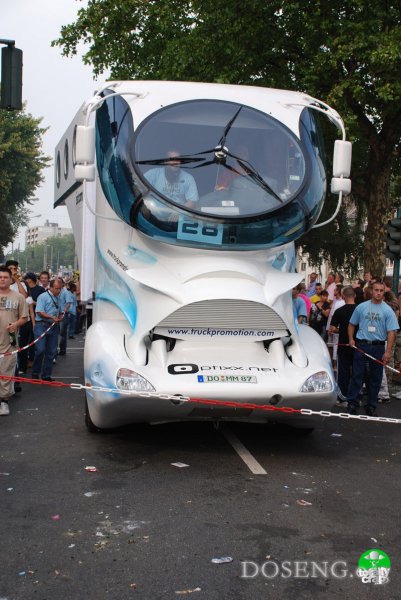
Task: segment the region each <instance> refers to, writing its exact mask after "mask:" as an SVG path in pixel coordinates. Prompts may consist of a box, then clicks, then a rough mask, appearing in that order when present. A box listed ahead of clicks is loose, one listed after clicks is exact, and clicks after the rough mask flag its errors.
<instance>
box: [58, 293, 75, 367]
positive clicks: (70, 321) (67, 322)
mask: <svg viewBox="0 0 401 600" xmlns="http://www.w3.org/2000/svg"><path fill="white" fill-rule="evenodd" d="M75 290H76V286H75V284H73V283H70V286H69V288H67V287H64V288H63V289H62V292H61V294H64V297H63V298H61V294H60V306H61V310H62V312H63V313H65V315H64V319H63V321H62V323H61V325H60V350H59V354H60V355H61V356H63V355H65V353H66V351H67V335H68V332H69V335H68V337H69V338H70V339H74V331H75V320H76V317H77V298H76V296H75V294H74V293H73V292H74V291H75Z"/></svg>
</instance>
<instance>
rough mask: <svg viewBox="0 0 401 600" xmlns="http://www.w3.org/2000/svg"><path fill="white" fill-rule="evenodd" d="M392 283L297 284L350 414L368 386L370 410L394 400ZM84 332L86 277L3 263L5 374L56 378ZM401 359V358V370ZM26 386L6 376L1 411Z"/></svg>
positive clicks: (1, 368) (305, 317)
mask: <svg viewBox="0 0 401 600" xmlns="http://www.w3.org/2000/svg"><path fill="white" fill-rule="evenodd" d="M391 284H392V280H391V278H387V277H385V278H384V280H381V279H379V278H378V277H374V276H372V274H371V273H365V274H364V278H363V279H357V280H356V281H354V282H353V283H352V285H344V277H343V276H342V275H341V274H339V273H329V275H328V277H327V281H326V282H325V285H323V284H322V283H321V282H319V281H318V280H317V274H316V273H311V275H310V281H309V285H308V287H306V285H305V283H301V284H299V285H298V286H297V287H295V288H293V290H292V298H293V312H294V320H295V323H296V326H297V327H298V326H299V325H302V324H307V325H309V326H310V327H312V328H313V329H314V330H315V331H316V332H317V333H318V334H319V335H320V336H321V337H322V339H323V340H324V341H325V342H326V343H327V344H328V346H329V348H330V351H331V354H332V359H333V361H334V362H335V365H336V367H337V379H338V401H337V405H338V406H339V407H342V408H347V409H348V411H349V413H350V414H357V413H358V410H359V407H360V402H361V398H362V391H363V389H364V387H365V391H366V393H367V402H366V404H365V412H366V414H367V415H370V416H373V415H375V413H376V408H377V404H378V402H380V401H381V402H387V401H389V390H388V381H387V376H386V372H385V370H383V365H391V364H394V353H395V350H396V334H397V331H398V330H399V318H400V309H401V294H399V297H398V298H397V297H396V295H395V294H394V292H393V291H392V289H391ZM80 330H81V318H80V303H79V281H77V282H75V281H72V280H71V281H70V280H68V281H65V280H64V279H63V278H62V277H59V276H58V277H54V278H50V274H49V272H48V271H42V272H41V273H39V274H36V273H33V272H27V273H25V274H24V275H23V276H21V274H20V270H19V265H18V262H17V261H16V260H8V261H7V262H6V263H5V265H1V266H0V355H5V356H2V358H1V364H0V374H1V375H5V376H6V377H13V375H16V376H21V375H25V374H26V373H27V372H28V369H29V368H32V373H31V378H32V379H42V380H44V381H53V379H52V368H53V365H54V363H55V362H56V360H57V356H64V355H65V354H66V352H67V340H68V339H74V337H75V335H76V334H77V333H78V332H79V331H80ZM33 340H35V343H34V344H32V342H33ZM25 347H27V348H25ZM398 347H401V344H400V345H399V346H398ZM17 348H25V349H24V350H20V351H18V352H16V349H17ZM367 354H369V355H370V357H371V358H367ZM373 359H376V360H373ZM400 363H401V356H396V359H395V365H396V367H397V369H398V370H399V369H400V366H401V364H400ZM19 391H21V386H20V383H19V382H13V381H11V380H9V379H0V416H6V415H9V414H10V408H9V400H10V398H11V397H12V396H13V395H14V393H16V392H19Z"/></svg>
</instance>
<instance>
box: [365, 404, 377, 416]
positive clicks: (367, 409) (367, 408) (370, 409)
mask: <svg viewBox="0 0 401 600" xmlns="http://www.w3.org/2000/svg"><path fill="white" fill-rule="evenodd" d="M365 414H366V415H367V416H368V417H375V416H376V409H375V408H374V407H373V406H370V405H369V404H367V405H366V406H365Z"/></svg>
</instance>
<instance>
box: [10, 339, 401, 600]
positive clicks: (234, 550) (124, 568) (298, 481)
mask: <svg viewBox="0 0 401 600" xmlns="http://www.w3.org/2000/svg"><path fill="white" fill-rule="evenodd" d="M82 348H83V340H82V336H79V337H78V338H77V339H76V340H71V341H70V348H69V350H68V353H67V356H65V357H60V358H59V360H58V364H57V365H56V366H55V368H54V372H53V376H54V377H56V378H57V379H59V380H60V381H64V382H82V381H83V378H82ZM380 414H381V415H382V416H389V417H397V418H401V400H398V401H397V400H393V401H392V402H391V403H390V404H389V405H386V406H382V407H380ZM400 433H401V425H394V424H385V423H368V422H364V421H358V422H355V421H354V422H350V421H346V420H340V419H334V418H331V419H326V420H324V421H323V420H322V421H321V422H320V423H319V424H318V426H317V428H316V430H315V432H314V433H313V434H312V435H311V436H308V437H302V436H299V435H294V434H292V433H289V432H283V431H282V429H279V428H278V427H276V426H274V425H266V426H261V425H247V424H235V425H231V424H230V425H228V426H227V427H226V428H225V429H224V428H223V429H218V430H216V429H215V428H214V427H213V425H212V424H210V423H178V424H163V425H157V426H146V425H143V426H135V427H129V428H125V429H123V430H117V431H116V430H115V431H111V432H107V433H105V434H89V433H88V432H87V431H86V428H85V425H84V395H83V392H81V391H76V390H71V389H65V388H50V387H45V386H43V387H41V386H33V385H29V384H24V385H23V391H22V393H21V394H19V395H18V396H16V397H15V398H14V399H13V402H12V404H11V415H10V416H9V417H1V418H0V498H1V518H0V532H1V538H0V539H1V545H0V547H1V551H0V600H4V599H7V600H21V599H39V600H61V599H62V600H65V599H68V600H81V599H82V600H84V599H90V600H92V599H93V600H95V599H96V600H99V599H100V600H102V599H113V600H114V599H115V600H125V599H131V598H141V599H145V600H148V599H149V600H150V599H152V600H153V599H156V600H157V599H159V598H160V599H177V598H181V597H190V598H193V599H194V600H197V599H199V600H201V599H206V600H221V599H233V600H234V599H235V600H242V599H250V600H255V599H256V600H259V599H260V600H262V599H265V598H277V597H279V598H284V599H288V600H295V599H297V600H298V599H302V600H303V599H309V598H313V599H320V598H325V599H329V600H331V599H333V600H334V599H336V600H337V599H338V598H340V597H342V598H353V599H358V598H379V597H380V598H381V597H383V598H386V600H387V599H396V598H397V599H398V598H399V597H400V592H399V586H400V581H401V538H400V510H399V506H400V501H401V480H400V476H399V475H400V459H401V435H400ZM232 435H235V436H236V439H237V440H239V441H240V442H242V444H243V445H244V446H245V448H246V449H247V450H248V451H249V452H250V454H251V456H252V457H254V459H256V461H258V463H259V465H260V466H261V468H263V469H264V470H265V471H266V473H265V474H255V473H253V472H252V471H251V470H250V468H249V467H248V466H247V464H246V463H245V462H244V461H243V460H242V459H241V457H240V456H239V454H238V453H237V452H236V450H235V449H234V448H233V446H232V444H231V443H230V442H229V441H228V439H227V438H229V439H232V438H231V436H232ZM177 462H178V463H184V464H185V465H188V466H184V467H179V466H173V465H172V463H177ZM87 466H94V467H96V471H94V472H90V471H87V470H86V469H85V467H87ZM375 548H379V549H382V550H384V551H385V552H386V553H387V554H388V556H389V557H390V559H391V562H392V568H391V572H390V582H389V583H388V584H386V585H374V584H373V583H363V582H362V581H361V580H360V578H359V577H357V575H356V574H355V570H356V568H357V566H358V560H359V557H360V556H361V554H362V553H364V552H365V551H367V550H370V549H375ZM222 557H230V558H231V559H232V561H230V562H226V563H224V562H223V563H217V564H216V563H213V562H212V559H213V558H222ZM283 563H284V565H283ZM263 565H264V566H263ZM314 565H317V566H314ZM318 567H320V571H319V570H318ZM325 569H326V571H327V576H324V573H325ZM345 572H346V576H343V575H344V573H345ZM322 573H323V574H322ZM289 574H290V575H291V576H290V575H289ZM242 575H254V576H253V577H243V576H242ZM274 575H276V576H274ZM295 575H297V576H295ZM313 575H314V576H313Z"/></svg>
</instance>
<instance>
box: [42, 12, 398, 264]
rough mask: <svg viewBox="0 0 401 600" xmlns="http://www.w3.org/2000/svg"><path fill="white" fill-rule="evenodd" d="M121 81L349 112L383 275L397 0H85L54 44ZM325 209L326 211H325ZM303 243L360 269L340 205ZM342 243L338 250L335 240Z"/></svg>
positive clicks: (394, 116)
mask: <svg viewBox="0 0 401 600" xmlns="http://www.w3.org/2000/svg"><path fill="white" fill-rule="evenodd" d="M82 41H83V42H84V43H85V44H87V45H88V46H89V50H88V51H87V53H86V54H85V56H84V61H85V62H86V63H90V64H92V65H93V68H94V70H95V73H96V74H98V75H99V74H100V73H102V72H103V71H104V70H105V69H106V68H108V69H110V70H111V75H112V78H114V79H135V78H140V79H169V80H188V81H195V80H198V81H199V80H200V81H218V82H223V83H240V84H251V85H262V86H271V87H282V88H286V89H296V90H303V91H305V92H307V93H309V94H311V95H313V96H316V97H318V98H320V99H323V100H324V101H326V102H327V103H329V104H331V105H332V106H333V107H334V108H336V109H337V110H338V112H339V113H340V114H342V115H343V117H344V118H345V121H346V126H347V129H348V132H349V137H350V139H351V140H352V141H353V142H354V161H353V165H354V167H353V175H352V178H353V200H354V202H355V206H356V220H355V223H356V224H357V225H358V224H360V223H361V222H362V221H363V219H365V218H366V219H367V229H366V235H365V240H364V263H365V268H366V269H368V270H371V271H374V272H376V273H378V272H381V271H383V268H384V257H383V249H384V248H383V241H382V236H383V225H384V223H385V221H386V219H387V217H388V213H389V211H390V210H391V209H392V208H393V207H394V205H395V204H396V200H395V199H394V198H392V196H391V194H390V184H391V182H392V180H398V179H399V177H400V138H401V103H400V102H399V98H400V97H401V79H400V77H399V74H400V72H401V6H400V2H399V1H398V0H375V1H373V0H368V1H366V0H352V1H349V0H313V1H312V0H302V1H301V0H298V1H287V2H284V3H283V2H282V1H281V0H269V2H266V1H265V0H247V2H243V0H229V1H227V2H224V3H219V2H215V0H147V1H144V0H89V3H88V6H87V8H82V9H80V11H79V13H78V18H77V20H76V22H75V23H73V24H70V25H66V26H64V27H63V28H62V30H61V35H60V38H59V39H58V40H56V41H55V42H53V44H55V45H59V46H61V47H62V48H63V53H64V54H65V55H71V54H75V53H76V52H77V46H78V44H79V43H80V42H82ZM329 212H330V211H329ZM318 231H319V230H315V231H314V232H312V233H311V234H309V235H308V236H306V237H305V238H304V239H303V241H302V245H303V246H304V247H305V248H306V249H308V250H309V251H310V252H311V254H312V255H313V256H315V257H316V256H318V255H319V250H320V249H322V255H324V256H325V257H327V258H328V259H329V260H331V261H332V263H333V264H339V263H341V262H343V259H344V260H345V259H346V260H345V262H343V264H344V266H345V265H346V264H348V265H350V264H354V265H357V264H358V261H359V260H360V259H361V254H360V252H359V248H361V243H360V240H361V234H360V228H359V227H357V226H354V224H353V223H348V219H347V212H346V210H345V208H344V209H343V210H342V211H341V212H340V214H339V216H338V218H337V219H336V222H335V225H329V226H327V227H325V228H322V230H320V232H319V233H318ZM335 236H338V237H339V239H340V240H341V243H340V244H336V243H335V242H334V237H335Z"/></svg>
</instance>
